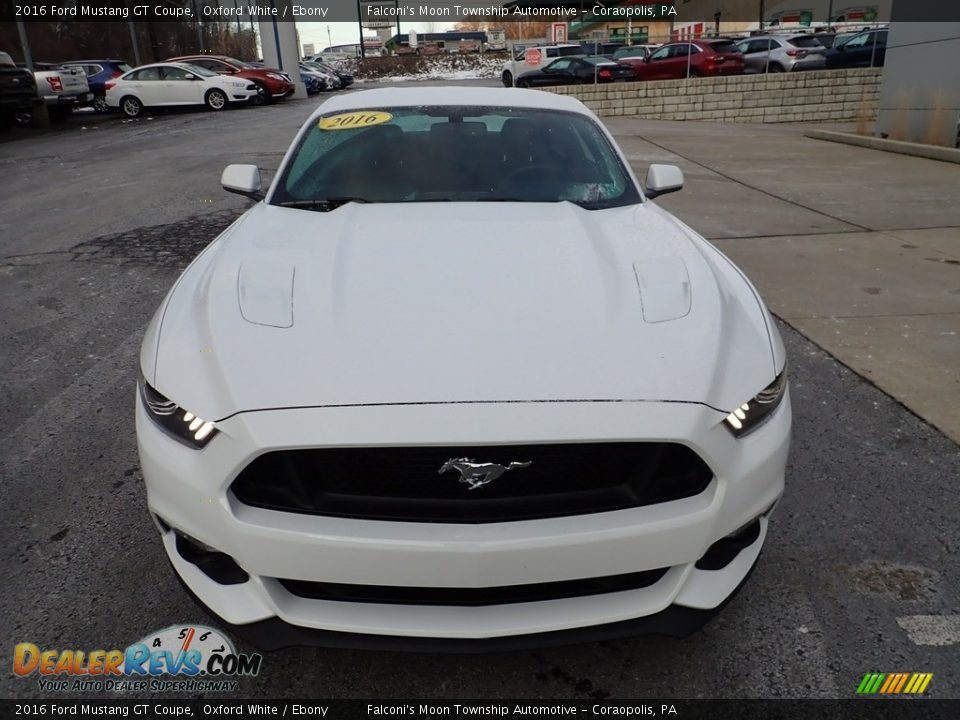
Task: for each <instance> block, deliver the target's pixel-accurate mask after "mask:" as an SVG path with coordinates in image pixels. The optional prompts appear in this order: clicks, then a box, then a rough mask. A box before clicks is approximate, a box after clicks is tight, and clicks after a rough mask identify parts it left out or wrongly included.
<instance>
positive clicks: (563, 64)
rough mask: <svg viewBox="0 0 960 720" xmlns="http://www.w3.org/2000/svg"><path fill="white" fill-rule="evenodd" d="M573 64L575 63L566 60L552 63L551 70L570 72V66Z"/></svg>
mask: <svg viewBox="0 0 960 720" xmlns="http://www.w3.org/2000/svg"><path fill="white" fill-rule="evenodd" d="M572 64H573V63H572V61H570V60H566V59H563V60H557V61H556V62H553V63H550V69H551V70H569V69H570V65H572Z"/></svg>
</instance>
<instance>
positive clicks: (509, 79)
mask: <svg viewBox="0 0 960 720" xmlns="http://www.w3.org/2000/svg"><path fill="white" fill-rule="evenodd" d="M500 80H501V81H502V82H503V86H504V87H513V73H512V72H510V71H509V70H504V71H503V75H501V76H500Z"/></svg>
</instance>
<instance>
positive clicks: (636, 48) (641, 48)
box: [613, 44, 660, 62]
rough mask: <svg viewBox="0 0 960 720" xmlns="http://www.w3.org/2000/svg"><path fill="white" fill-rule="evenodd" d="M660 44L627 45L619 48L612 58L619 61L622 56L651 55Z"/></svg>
mask: <svg viewBox="0 0 960 720" xmlns="http://www.w3.org/2000/svg"><path fill="white" fill-rule="evenodd" d="M658 47H660V45H653V44H646V45H627V46H625V47H622V48H620V49H619V50H617V51H616V52H615V53H614V54H613V59H614V60H616V61H617V62H619V61H620V60H623V59H624V58H631V57H635V58H645V57H650V56H651V55H653V52H654V50H656V49H657V48H658Z"/></svg>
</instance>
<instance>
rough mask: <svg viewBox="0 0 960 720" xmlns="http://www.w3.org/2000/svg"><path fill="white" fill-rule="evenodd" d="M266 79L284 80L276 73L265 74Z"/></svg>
mask: <svg viewBox="0 0 960 720" xmlns="http://www.w3.org/2000/svg"><path fill="white" fill-rule="evenodd" d="M267 77H268V78H271V79H273V80H286V78H285V77H284V76H283V75H280V74H278V73H267Z"/></svg>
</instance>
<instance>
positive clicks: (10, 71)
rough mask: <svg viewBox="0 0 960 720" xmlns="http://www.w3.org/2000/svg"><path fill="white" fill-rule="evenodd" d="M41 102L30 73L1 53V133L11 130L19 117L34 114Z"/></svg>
mask: <svg viewBox="0 0 960 720" xmlns="http://www.w3.org/2000/svg"><path fill="white" fill-rule="evenodd" d="M40 102H41V100H40V98H39V96H38V95H37V84H36V82H35V81H34V79H33V75H32V74H31V73H30V71H29V70H22V69H21V68H18V67H17V65H16V63H14V62H13V58H11V57H10V55H8V54H7V53H5V52H0V132H5V131H7V130H9V129H10V127H11V126H12V125H13V122H14V120H15V119H16V117H17V115H19V114H21V113H31V112H33V109H34V108H35V107H36V106H37V105H39V104H40Z"/></svg>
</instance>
